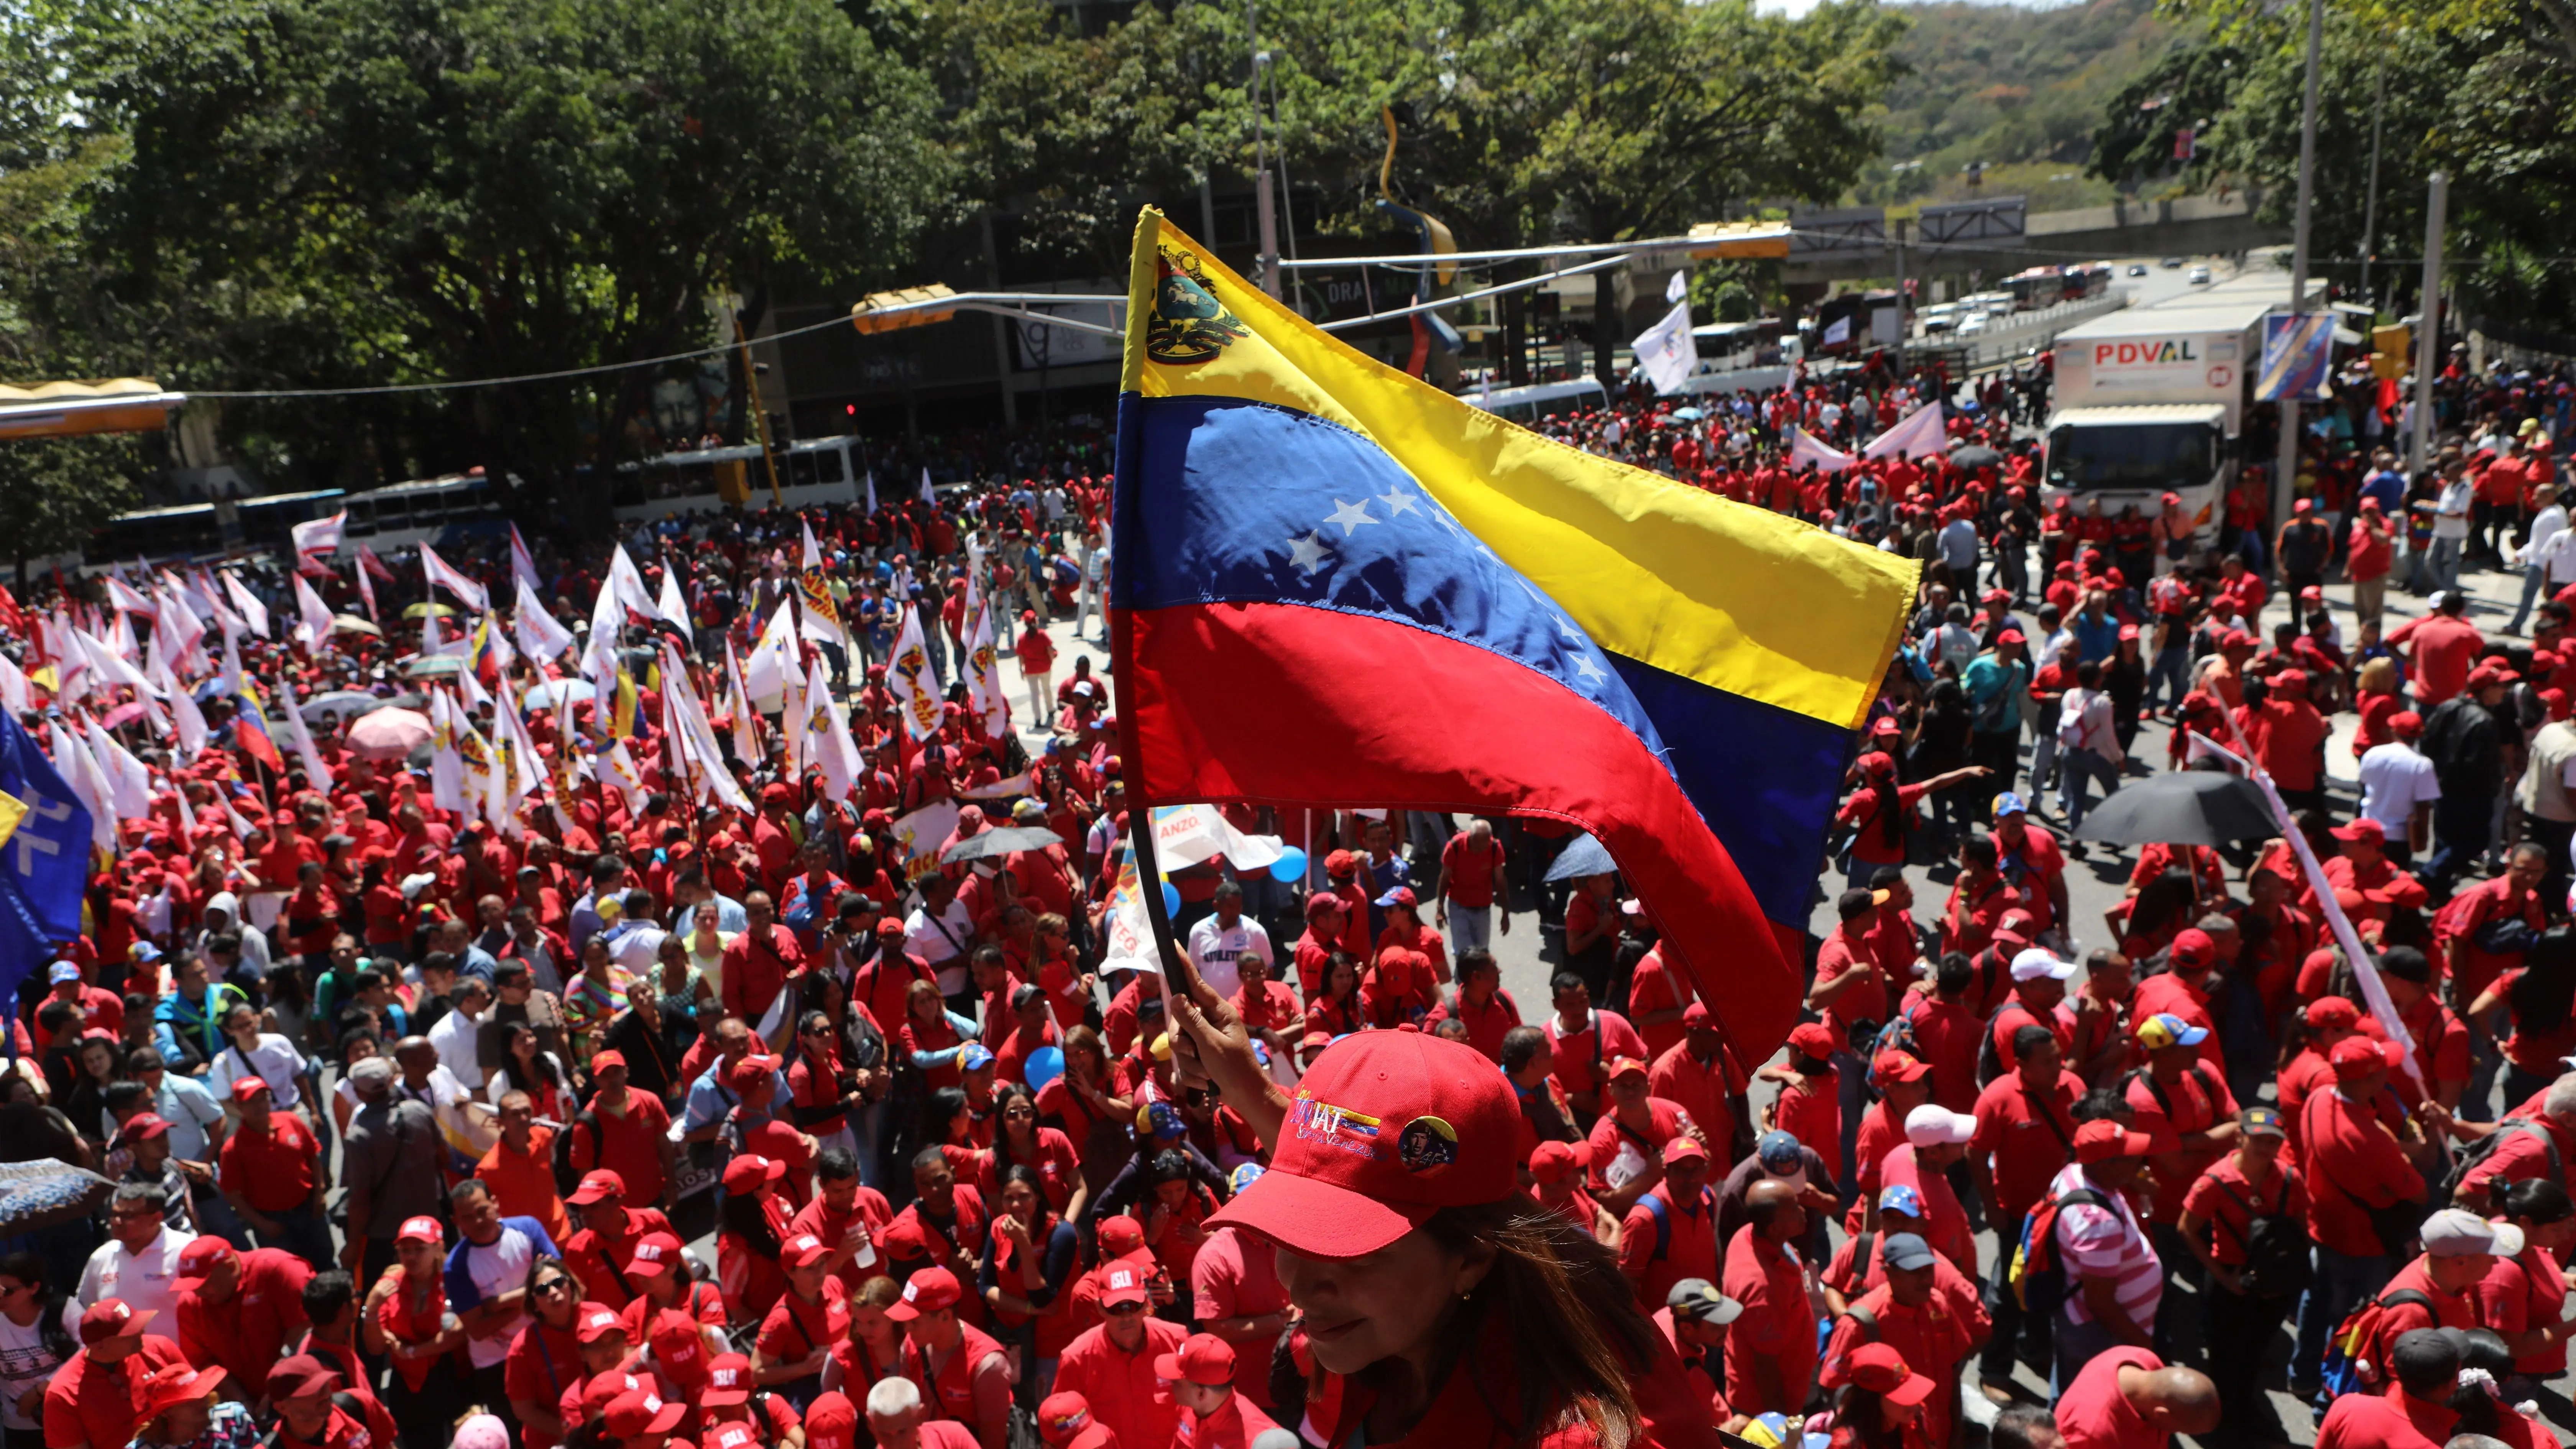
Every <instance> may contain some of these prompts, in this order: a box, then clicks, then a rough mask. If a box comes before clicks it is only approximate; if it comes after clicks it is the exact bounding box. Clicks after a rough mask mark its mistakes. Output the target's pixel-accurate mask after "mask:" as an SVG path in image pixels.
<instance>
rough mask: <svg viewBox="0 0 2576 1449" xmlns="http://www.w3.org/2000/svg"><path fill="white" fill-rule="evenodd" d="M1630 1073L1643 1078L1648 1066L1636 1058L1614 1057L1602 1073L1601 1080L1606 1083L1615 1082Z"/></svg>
mask: <svg viewBox="0 0 2576 1449" xmlns="http://www.w3.org/2000/svg"><path fill="white" fill-rule="evenodd" d="M1630 1072H1635V1073H1636V1074H1637V1075H1638V1076H1641V1077H1642V1076H1645V1075H1646V1064H1645V1063H1644V1062H1641V1061H1639V1060H1637V1059H1636V1058H1635V1057H1612V1058H1611V1059H1610V1065H1609V1066H1608V1067H1607V1068H1605V1069H1604V1070H1603V1071H1602V1073H1601V1079H1602V1080H1603V1081H1605V1082H1615V1081H1617V1080H1619V1079H1620V1078H1621V1077H1624V1076H1626V1075H1628V1074H1629V1073H1630Z"/></svg>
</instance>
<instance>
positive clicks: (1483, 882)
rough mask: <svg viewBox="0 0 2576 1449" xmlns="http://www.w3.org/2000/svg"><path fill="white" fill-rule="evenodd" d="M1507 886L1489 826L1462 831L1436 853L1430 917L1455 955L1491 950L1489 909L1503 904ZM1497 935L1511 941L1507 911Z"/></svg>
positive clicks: (1482, 823) (1475, 823)
mask: <svg viewBox="0 0 2576 1449" xmlns="http://www.w3.org/2000/svg"><path fill="white" fill-rule="evenodd" d="M1509 890H1510V885H1509V883H1508V882H1507V881H1506V879H1505V878H1504V875H1503V849H1502V847H1501V846H1500V845H1499V844H1497V843H1496V842H1495V840H1494V825H1493V822H1492V821H1490V820H1485V819H1481V818H1479V819H1476V820H1471V821H1469V822H1468V823H1467V828H1466V829H1464V830H1461V831H1459V832H1458V833H1457V834H1455V835H1453V836H1451V837H1449V843H1448V844H1447V845H1444V846H1442V847H1441V848H1440V896H1439V901H1438V904H1437V905H1436V906H1435V907H1434V908H1433V917H1434V920H1435V922H1436V923H1437V924H1438V925H1439V927H1440V929H1441V930H1444V931H1447V932H1448V933H1449V939H1450V940H1451V941H1452V942H1453V943H1455V944H1456V945H1457V947H1458V953H1459V955H1461V956H1464V955H1465V954H1466V953H1467V952H1469V951H1473V950H1476V949H1478V948H1480V947H1483V948H1488V949H1490V948H1491V947H1492V945H1493V937H1494V935H1495V930H1494V920H1493V917H1494V907H1495V905H1496V903H1497V901H1498V900H1506V901H1507V900H1508V898H1509V897H1508V894H1507V893H1508V891H1509ZM1501 926H1502V929H1501V934H1503V935H1506V936H1508V935H1510V934H1511V931H1512V913H1511V911H1510V909H1509V908H1508V906H1506V908H1505V909H1504V910H1503V912H1502V923H1501Z"/></svg>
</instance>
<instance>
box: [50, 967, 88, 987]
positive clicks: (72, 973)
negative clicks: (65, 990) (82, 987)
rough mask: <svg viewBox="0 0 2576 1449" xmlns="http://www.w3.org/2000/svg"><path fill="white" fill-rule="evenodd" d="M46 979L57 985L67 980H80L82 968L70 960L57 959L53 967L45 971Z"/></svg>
mask: <svg viewBox="0 0 2576 1449" xmlns="http://www.w3.org/2000/svg"><path fill="white" fill-rule="evenodd" d="M45 979H46V980H47V981H49V982H51V983H53V984H54V985H56V986H60V985H62V984H63V983H64V982H66V981H78V980H79V979H81V974H80V968H79V967H78V966H75V965H73V964H72V963H71V962H69V961H57V962H55V963H54V965H53V969H52V970H50V971H47V972H46V973H45Z"/></svg>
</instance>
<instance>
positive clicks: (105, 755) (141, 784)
mask: <svg viewBox="0 0 2576 1449" xmlns="http://www.w3.org/2000/svg"><path fill="white" fill-rule="evenodd" d="M81 728H82V733H84V734H85V735H87V736H88V737H89V749H90V753H91V754H92V755H94V756H96V757H97V759H98V767H99V770H100V772H101V773H102V774H104V775H106V776H107V791H108V798H109V799H110V800H111V801H113V802H114V803H115V805H116V814H117V818H118V819H120V820H140V819H142V818H143V817H144V816H146V815H149V814H151V813H152V772H151V771H150V770H147V769H145V768H143V762H142V761H141V760H138V759H136V758H134V755H133V753H132V752H131V751H129V750H127V749H126V748H125V746H123V745H120V744H118V743H117V742H116V737H115V736H114V735H111V734H109V733H108V732H107V731H105V730H103V729H100V728H99V727H98V721H97V720H94V719H89V720H83V721H82V722H81Z"/></svg>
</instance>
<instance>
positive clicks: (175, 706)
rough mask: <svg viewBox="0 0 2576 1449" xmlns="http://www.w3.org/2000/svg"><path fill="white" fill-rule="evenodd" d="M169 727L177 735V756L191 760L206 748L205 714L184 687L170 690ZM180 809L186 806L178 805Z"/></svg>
mask: <svg viewBox="0 0 2576 1449" xmlns="http://www.w3.org/2000/svg"><path fill="white" fill-rule="evenodd" d="M170 720H171V727H172V728H173V729H174V730H175V731H176V732H177V733H178V736H179V758H180V759H182V760H193V759H195V758H197V756H198V754H199V753H200V752H202V751H203V750H204V749H205V748H206V738H207V733H208V732H207V730H206V715H205V711H203V710H201V709H199V708H197V701H196V697H195V696H194V695H191V694H190V693H188V691H186V690H184V689H173V690H171V691H170ZM180 808H181V809H182V811H184V810H185V809H186V806H184V805H182V806H181V807H180Z"/></svg>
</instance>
